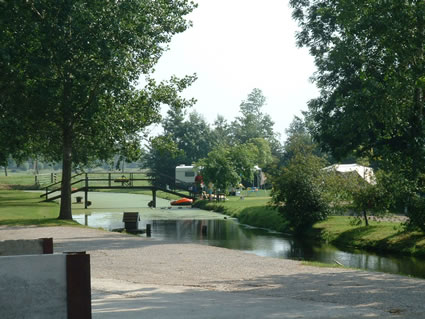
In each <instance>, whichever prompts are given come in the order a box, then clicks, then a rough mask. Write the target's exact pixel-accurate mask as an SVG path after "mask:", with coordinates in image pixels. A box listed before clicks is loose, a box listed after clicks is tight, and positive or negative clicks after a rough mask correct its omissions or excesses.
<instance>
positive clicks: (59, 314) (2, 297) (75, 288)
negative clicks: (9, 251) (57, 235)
mask: <svg viewBox="0 0 425 319" xmlns="http://www.w3.org/2000/svg"><path fill="white" fill-rule="evenodd" d="M0 317H1V318H31V319H38V318H40V319H62V318H64V319H65V318H68V319H77V318H78V319H85V318H91V286H90V255H87V254H85V253H68V254H51V255H21V256H0Z"/></svg>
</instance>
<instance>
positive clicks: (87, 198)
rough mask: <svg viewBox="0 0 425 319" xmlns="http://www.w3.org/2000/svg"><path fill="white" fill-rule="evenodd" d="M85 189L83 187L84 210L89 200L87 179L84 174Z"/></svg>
mask: <svg viewBox="0 0 425 319" xmlns="http://www.w3.org/2000/svg"><path fill="white" fill-rule="evenodd" d="M85 184H86V185H85V187H84V209H87V203H88V200H89V178H88V176H87V173H86V180H85Z"/></svg>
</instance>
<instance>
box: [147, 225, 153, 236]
mask: <svg viewBox="0 0 425 319" xmlns="http://www.w3.org/2000/svg"><path fill="white" fill-rule="evenodd" d="M151 235H152V227H151V224H146V237H151Z"/></svg>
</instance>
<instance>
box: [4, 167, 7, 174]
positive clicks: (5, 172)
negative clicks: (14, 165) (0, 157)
mask: <svg viewBox="0 0 425 319" xmlns="http://www.w3.org/2000/svg"><path fill="white" fill-rule="evenodd" d="M4 176H7V165H4Z"/></svg>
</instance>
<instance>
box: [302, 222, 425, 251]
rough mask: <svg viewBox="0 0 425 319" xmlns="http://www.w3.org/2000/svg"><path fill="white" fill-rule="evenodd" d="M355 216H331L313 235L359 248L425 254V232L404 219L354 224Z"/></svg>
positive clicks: (313, 231) (317, 226)
mask: <svg viewBox="0 0 425 319" xmlns="http://www.w3.org/2000/svg"><path fill="white" fill-rule="evenodd" d="M351 220H352V218H350V217H347V216H331V217H329V218H328V219H327V220H326V221H323V222H320V223H317V224H316V225H314V227H313V229H312V231H311V232H310V233H309V235H311V236H319V237H320V238H321V239H323V240H326V241H328V242H330V243H332V244H334V245H335V246H337V247H339V248H344V249H347V248H358V249H365V250H371V251H380V252H391V253H398V254H405V255H413V256H422V257H425V234H423V233H420V232H407V231H405V230H404V228H403V225H402V224H401V223H400V222H385V221H382V222H377V221H369V223H370V225H369V226H367V227H366V226H356V225H352V224H351V223H350V221H351Z"/></svg>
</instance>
